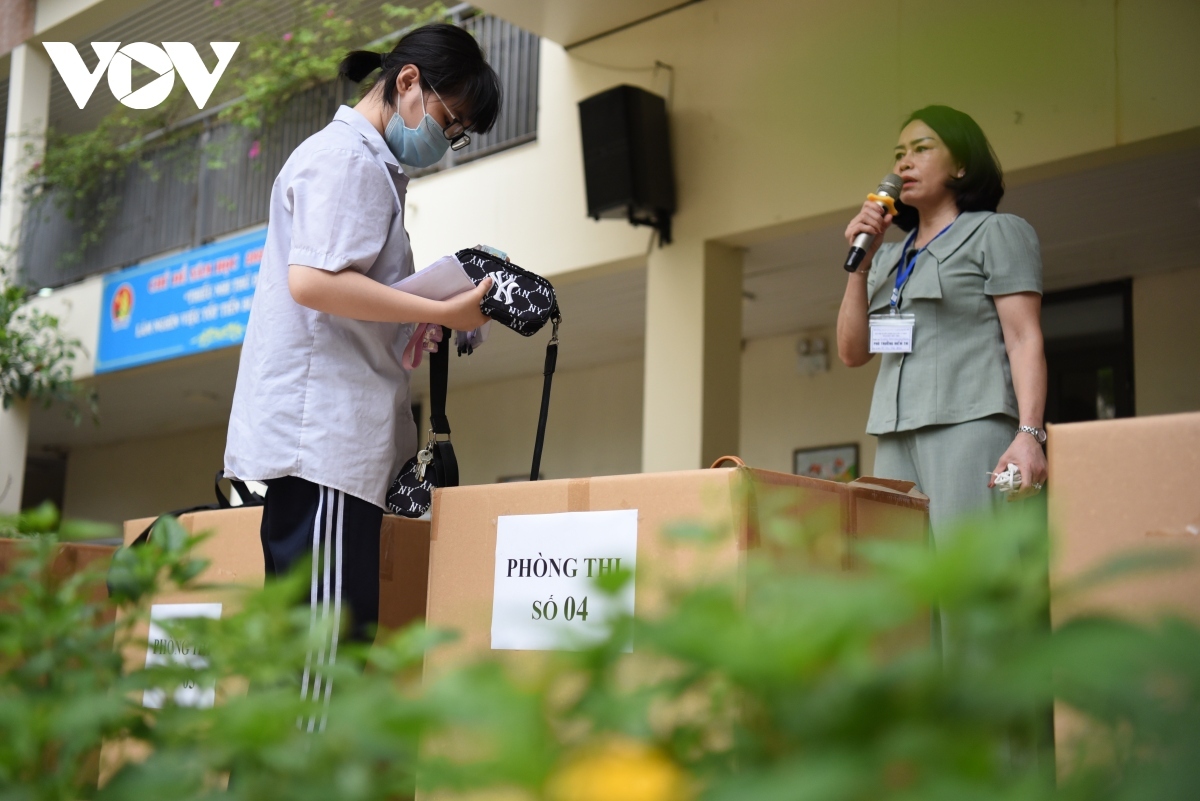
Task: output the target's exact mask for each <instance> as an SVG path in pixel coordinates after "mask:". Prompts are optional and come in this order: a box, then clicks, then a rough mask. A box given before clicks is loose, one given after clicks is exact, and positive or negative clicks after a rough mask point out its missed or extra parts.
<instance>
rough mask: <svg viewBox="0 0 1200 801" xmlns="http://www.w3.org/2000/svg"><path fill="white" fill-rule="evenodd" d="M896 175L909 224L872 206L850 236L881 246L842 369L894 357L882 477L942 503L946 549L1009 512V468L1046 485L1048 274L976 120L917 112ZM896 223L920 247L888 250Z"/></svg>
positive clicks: (871, 255)
mask: <svg viewBox="0 0 1200 801" xmlns="http://www.w3.org/2000/svg"><path fill="white" fill-rule="evenodd" d="M893 171H894V172H895V173H896V174H897V175H899V176H900V177H901V179H902V180H903V186H902V189H901V191H900V198H899V200H900V203H899V204H897V207H896V214H895V215H892V214H890V213H886V212H885V211H883V210H882V209H880V207H879V205H878V204H877V203H874V202H871V201H868V202H866V203H864V204H863V207H862V210H861V211H859V213H858V215H857V216H856V217H855V218H854V219H853V220H851V221H850V224H849V226H847V228H846V238H847V239H848V240H853V239H854V237H856V236H857V235H859V234H861V233H864V232H865V233H870V234H873V235H875V244H874V247H873V248H872V250H870V251H868V253H867V257H866V258H865V259H864V260H863V263H862V266H861V267H860V269H859V271H858V272H855V273H852V274H850V276H849V278H848V281H847V284H846V292H845V296H844V297H843V299H842V306H841V310H840V312H839V313H838V326H837V338H838V355H839V356H840V357H841V359H842V361H843V362H845V363H846V364H847V365H848V366H850V367H859V366H861V365H864V364H866V363H867V362H868V361H870V360H871V359H872V358H873V357H874V355H875V353H876V352H878V353H880V354H881V360H882V361H881V364H880V367H879V376H878V378H877V379H876V381H875V394H874V397H873V399H872V403H871V415H870V419H869V421H868V424H867V433H869V434H874V435H876V436H878V437H879V447H878V451H877V455H876V460H875V474H876V475H878V476H881V477H886V478H897V479H905V480H909V481H913V482H915V483H916V485H917V487H918V489H920V490H921V491H922V492H924V493H925V494H927V495H928V496H929V498H930V522H931V525H932V528H933V533H934V538H935V542H936V541H937V538H938V537H939V535H940V534H944V533H945V532H946V530H947V524H948V523H951V522H952V521H953V520H954V519H956V518H958V517H960V516H962V515H964V514H967V513H970V512H975V511H979V510H981V509H985V508H988V507H989V506H990V505H991V504H992V503H994V502H995V500H996V498H997V496H998V495H999V493H997V492H996V491H995V490H994V489H992V487H993V484H994V477H993V476H994V474H995V473H998V472H1001V471H1003V470H1005V469H1006V467H1007V466H1008V464H1010V463H1011V464H1015V465H1017V467H1018V469H1019V470H1020V473H1021V477H1022V481H1023V483H1024V484H1027V485H1028V484H1032V485H1033V486H1034V487H1036V488H1038V489H1040V488H1041V486H1042V484H1043V483H1044V482H1045V481H1046V457H1045V454H1044V452H1043V450H1042V446H1043V444H1044V442H1045V437H1046V435H1045V432H1044V431H1043V429H1042V426H1043V420H1042V414H1043V410H1044V407H1045V402H1046V357H1045V352H1044V349H1043V346H1042V328H1041V294H1042V262H1041V256H1040V254H1039V250H1038V240H1037V235H1036V234H1035V233H1034V231H1033V228H1032V227H1031V226H1030V225H1029V223H1027V222H1025V221H1024V220H1023V219H1021V218H1020V217H1015V216H1013V215H1010V214H997V213H996V207H997V206H998V205H999V203H1000V198H1001V197H1002V196H1003V195H1004V180H1003V177H1002V175H1001V172H1000V166H999V164H998V163H997V160H996V157H995V154H994V153H993V152H992V148H991V145H990V144H989V143H988V141H987V137H985V136H984V134H983V131H982V130H981V129H980V128H979V125H978V124H976V122H975V121H974V120H973V119H971V118H970V117H969V116H967V115H966V114H964V113H962V112H961V111H956V110H955V109H952V108H949V107H947V106H929V107H927V108H923V109H920V110H918V111H915V112H913V114H912V115H911V116H910V117H909V118H908V120H907V121H906V122H905V124H904V126H903V128H902V130H901V131H900V138H899V141H898V142H897V144H896V149H895V167H894V170H893ZM893 223H894V224H895V225H897V226H898V227H900V228H901V229H902V230H904V231H907V232H909V235H908V237H907V238H906V240H905V242H904V243H903V244H900V243H887V244H881V242H882V239H883V233H884V232H885V231H886V230H887V229H888V228H889V227H890V226H891V225H892V224H893Z"/></svg>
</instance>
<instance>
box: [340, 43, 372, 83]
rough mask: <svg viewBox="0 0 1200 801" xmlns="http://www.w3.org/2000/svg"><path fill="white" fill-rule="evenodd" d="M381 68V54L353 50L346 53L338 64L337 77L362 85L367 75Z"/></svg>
mask: <svg viewBox="0 0 1200 801" xmlns="http://www.w3.org/2000/svg"><path fill="white" fill-rule="evenodd" d="M382 66H383V53H374V52H372V51H370V50H355V51H354V52H353V53H347V54H346V57H345V58H343V59H342V63H341V64H338V75H341V76H344V77H346V78H349V79H350V80H352V81H354V82H355V83H362V81H363V80H364V79H366V77H367V76H368V75H370V74H371V73H372V72H374V71H375V70H377V69H379V68H380V67H382Z"/></svg>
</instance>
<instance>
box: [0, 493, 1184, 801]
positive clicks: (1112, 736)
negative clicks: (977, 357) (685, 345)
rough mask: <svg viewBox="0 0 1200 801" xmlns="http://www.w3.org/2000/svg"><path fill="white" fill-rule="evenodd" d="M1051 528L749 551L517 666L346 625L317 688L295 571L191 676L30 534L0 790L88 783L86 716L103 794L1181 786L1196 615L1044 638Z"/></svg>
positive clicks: (1006, 794) (906, 795)
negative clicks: (648, 606)
mask: <svg viewBox="0 0 1200 801" xmlns="http://www.w3.org/2000/svg"><path fill="white" fill-rule="evenodd" d="M763 505H764V506H769V504H768V503H767V502H765V501H764V504H763ZM169 525H170V524H163V528H162V530H161V531H160V532H156V536H155V538H154V543H155V544H154V547H153V548H149V549H147V550H145V551H144V552H143V553H141V554H138V556H137V557H136V558H137V560H139V561H137V563H136V564H134V563H132V562H131V563H130V564H128V565H125V567H123V568H121V569H122V570H125V569H126V568H128V570H126V572H125V574H124V586H126V587H127V588H128V590H127V591H126V592H125V595H126V597H127V598H128V601H129V603H131V604H134V605H133V606H131V607H130V610H131V611H133V612H135V613H134V614H130V615H129V616H127V617H123V618H122V620H123V621H128V620H133V619H135V618H136V617H137V616H138V614H141V615H144V610H143V611H142V612H136V610H137V609H138V608H139V607H138V606H137V604H138V603H142V604H144V602H145V598H146V591H147V587H148V586H150V585H151V584H152V583H153V581H154V580H155V578H157V579H158V580H163V579H165V578H166V577H168V576H170V575H172V574H173V575H174V579H173V580H180V581H183V582H187V581H192V580H194V578H193V577H194V575H195V573H194V571H195V570H196V567H195V565H194V563H193V562H192V561H191V560H190V557H188V556H187V551H188V547H189V545H190V542H189V541H188V538H187V536H186V534H182V533H181V532H182V530H181V529H178V527H177V526H176V527H175V528H170V527H169ZM790 525H791V528H792V530H791V531H790V532H789V531H788V529H789V525H781V526H776V527H775V528H774V529H773V530H774V531H775V532H776V533H777V534H780V536H779V539H780V542H785V543H788V544H790V545H791V546H796V544H797V541H801V542H802V541H803V540H804V539H805V538H809V537H813V536H821V535H822V533H823V532H822V531H820V526H816V525H812V524H810V525H809V526H807V527H803V526H796V525H794V523H793V524H790ZM780 532H782V533H780ZM1044 543H1045V536H1044V532H1043V529H1042V525H1041V524H1040V523H1039V521H1038V516H1037V515H1036V514H1031V515H1017V516H1010V517H1007V518H1005V519H1004V520H1001V521H999V522H996V523H991V524H986V523H978V522H976V523H972V524H970V525H966V526H964V527H963V530H962V531H961V533H960V534H959V536H958V537H957V538H956V539H955V540H954V544H953V545H952V546H950V547H949V548H944V549H942V550H941V551H940V552H937V553H933V552H930V551H928V550H926V549H924V548H921V547H917V546H911V545H904V544H898V543H885V542H877V543H863V544H861V545H860V547H859V548H858V551H857V553H856V561H857V562H858V563H859V564H860V565H862V569H860V570H858V571H856V572H852V573H840V572H831V571H828V570H823V569H819V568H818V567H816V566H814V565H807V566H806V565H805V564H803V560H789V559H781V558H778V555H777V553H776V556H774V557H773V558H770V559H767V558H762V559H759V558H755V557H751V558H749V559H748V562H747V565H746V567H745V573H744V574H743V576H742V578H741V579H740V580H735V579H734V577H710V580H709V581H707V582H706V583H705V584H704V585H703V586H700V587H687V588H679V590H678V592H677V594H676V597H675V600H674V602H673V603H672V604H671V605H670V607H669V608H668V609H667V610H666V612H665V613H664V614H662V615H661V616H659V617H657V618H655V619H653V620H640V621H636V622H634V621H625V623H624V624H623V625H627V626H628V625H632V626H633V627H634V638H635V640H634V641H635V652H634V654H632V655H628V654H624V655H623V654H621V653H620V648H619V646H618V645H617V643H619V642H622V641H623V634H622V633H621V632H618V634H617V635H615V636H614V638H613V640H612V642H610V643H608V644H606V645H604V646H601V647H598V648H595V649H593V650H590V651H586V652H582V653H575V654H567V653H564V654H558V655H555V656H554V657H553V658H551V659H549V660H547V661H545V662H542V663H539V667H537V668H536V669H531V668H530V665H529V664H528V663H527V664H525V665H524V668H523V669H522V670H521V671H520V672H513V671H511V670H509V669H507V668H506V667H505V663H504V662H503V661H500V660H495V659H492V658H488V657H486V656H485V657H484V658H481V659H480V660H479V661H478V662H477V663H475V664H472V665H468V666H465V667H462V668H460V669H458V670H454V671H451V672H449V673H447V674H445V675H442V676H440V677H438V678H437V679H436V680H433V681H431V682H430V683H428V684H423V683H422V682H421V680H420V671H419V667H420V663H421V659H422V656H423V654H424V653H425V652H426V651H427V649H429V648H432V647H437V645H438V644H439V643H440V642H442V641H443V640H444V639H446V637H447V636H449V635H443V634H439V633H436V632H430V631H427V630H425V629H423V628H420V627H414V628H410V629H408V630H405V631H403V632H400V633H398V634H396V635H394V636H389V637H383V638H381V641H380V643H378V644H377V645H376V646H375V648H373V649H372V650H370V651H369V652H368V651H365V650H363V649H355V648H351V647H345V646H339V655H338V667H337V668H336V669H335V670H333V671H329V672H327V673H326V674H325V675H324V676H323V681H325V680H329V679H332V682H333V687H334V691H333V693H332V694H331V696H330V697H329V702H328V705H326V704H325V703H324V699H323V698H322V699H321V701H320V702H319V703H317V704H313V703H312V702H311V701H307V702H306V701H303V700H301V698H300V694H299V692H298V685H299V676H300V675H301V673H302V671H303V668H304V659H305V654H306V652H307V650H308V647H309V645H310V639H309V638H310V636H312V635H310V633H309V631H308V627H309V616H308V612H307V609H299V610H298V609H297V608H296V607H295V603H294V601H295V598H296V596H297V593H298V592H299V591H300V590H301V589H302V587H303V584H304V580H305V578H306V575H307V574H305V575H304V576H301V577H298V578H297V579H296V580H295V581H292V582H282V583H279V584H275V585H273V586H271V587H268V589H267V590H265V591H263V592H260V593H254V594H251V595H249V596H248V597H247V598H246V599H245V605H244V608H243V610H242V611H240V612H238V613H237V614H235V615H232V616H229V617H227V618H225V619H223V620H220V621H211V620H198V621H189V622H186V623H182V622H181V623H179V624H177V625H178V630H179V632H180V634H181V636H185V635H186V636H189V637H192V638H194V639H197V640H203V641H204V642H205V643H206V653H207V658H208V666H207V667H204V668H202V669H200V671H199V672H198V673H197V672H196V671H195V670H192V669H189V668H185V667H182V666H174V667H158V668H152V669H149V670H136V671H132V672H129V673H126V674H124V675H121V673H120V671H119V669H118V666H117V662H116V661H115V658H114V657H113V656H112V652H111V651H106V649H105V648H103V647H102V645H103V643H102V642H101V641H102V640H103V638H104V634H103V633H99V634H97V633H96V632H98V631H101V630H100V629H95V628H88V626H86V625H83V623H84V621H86V620H89V619H90V617H89V615H90V614H91V612H90V611H88V605H87V604H86V603H85V602H84V600H83V596H82V595H81V594H80V593H79V592H78V591H68V592H64V591H63V590H62V589H61V588H60V589H58V590H54V591H51V590H49V589H46V590H44V591H43V590H42V589H39V587H41V586H42V585H40V584H39V581H41V578H40V576H41V574H40V573H39V568H38V565H39V564H41V562H39V560H42V561H44V559H45V555H46V551H45V549H46V548H47V547H49V543H48V542H40V543H36V544H31V545H30V547H31V549H32V550H30V551H29V556H28V558H27V559H26V560H24V561H22V562H21V563H20V565H19V566H18V568H17V569H15V570H14V571H13V572H11V573H10V575H9V576H8V577H6V578H4V579H2V581H3V582H5V583H4V584H2V585H0V588H2V589H3V591H4V595H3V597H4V598H6V599H8V598H14V599H16V602H17V606H16V609H15V610H14V611H13V613H11V614H6V615H4V616H2V617H0V645H2V649H3V650H0V660H3V663H4V664H3V667H4V668H5V670H4V671H3V677H2V678H0V798H47V799H49V798H78V797H83V795H84V794H85V788H86V787H87V780H86V779H87V777H86V776H85V775H84V774H83V773H82V772H81V771H80V770H78V766H79V765H81V764H83V762H84V757H85V756H86V755H87V754H88V753H90V752H91V751H92V750H94V749H95V748H96V747H97V746H98V744H99V742H100V739H101V738H108V739H116V738H123V739H125V740H127V741H131V742H136V743H140V744H141V745H142V746H144V747H145V748H148V749H151V750H150V754H149V756H148V757H147V758H146V759H145V760H144V761H143V762H140V763H136V764H134V763H131V764H128V765H126V766H125V767H124V768H122V769H121V770H120V771H119V772H118V773H117V774H116V776H115V777H114V778H113V779H112V781H110V782H109V783H108V784H107V785H106V786H105V787H104V788H103V789H102V790H100V791H99V793H98V796H97V797H100V798H105V799H110V798H111V799H123V800H132V799H139V800H140V799H147V800H148V799H151V798H153V799H161V798H172V799H199V798H208V797H215V796H221V797H236V798H246V799H250V798H254V799H260V798H278V799H293V798H294V799H332V798H337V799H387V798H394V797H397V796H403V795H404V794H406V793H410V792H411V791H412V789H413V787H414V784H415V783H416V782H417V781H418V780H419V781H420V782H421V784H422V786H423V787H426V788H437V787H441V788H455V789H458V790H466V789H471V788H476V789H481V788H484V789H486V788H490V789H492V790H497V791H503V792H504V793H506V795H505V797H509V798H527V799H546V801H608V800H609V799H612V801H616V800H617V799H621V801H684V800H685V799H690V798H702V799H706V800H710V801H724V799H739V801H740V800H741V799H755V800H756V801H757V800H760V799H761V800H762V801H772V800H773V799H788V801H791V800H792V799H821V800H822V801H837V800H839V799H846V800H847V801H851V800H854V801H857V800H858V799H864V800H865V799H872V801H873V800H874V799H941V798H946V799H950V798H953V799H972V798H979V799H1010V798H1011V799H1018V798H1019V799H1040V798H1046V799H1049V798H1055V799H1114V800H1116V799H1122V800H1123V799H1154V800H1155V801H1158V800H1159V799H1183V798H1190V797H1192V795H1193V794H1194V790H1193V788H1194V787H1195V786H1197V782H1198V781H1200V709H1198V708H1197V707H1198V706H1200V704H1198V701H1197V699H1198V698H1200V632H1197V629H1196V627H1195V626H1194V625H1193V624H1191V623H1186V622H1183V621H1180V620H1172V619H1167V620H1163V621H1161V622H1159V623H1157V624H1155V625H1135V624H1132V623H1126V622H1121V621H1118V620H1115V619H1108V618H1099V617H1093V618H1080V619H1077V620H1075V621H1074V622H1071V623H1069V624H1067V625H1065V626H1063V627H1061V628H1060V629H1059V630H1057V631H1055V632H1051V631H1050V630H1049V629H1048V627H1047V626H1046V623H1045V606H1046V601H1047V587H1046V574H1045V553H1044V551H1045V547H1044ZM778 544H779V543H776V545H778ZM768 545H769V546H770V543H768ZM689 547H691V546H689ZM39 549H41V550H39ZM768 551H769V548H768V549H764V554H765V553H767V552H768ZM127 558H130V559H132V558H133V557H127ZM120 577H121V573H120V571H118V578H120ZM78 586H79V587H82V586H83V580H80V583H79V584H78ZM608 589H610V590H611V589H612V587H609V588H608ZM934 605H938V606H940V607H941V608H942V610H943V612H944V615H945V621H946V622H945V625H944V627H943V629H944V631H945V639H946V643H945V648H944V650H943V653H941V654H939V653H937V652H936V650H935V649H934V648H932V647H931V645H930V642H929V639H930V638H929V635H928V631H929V629H928V618H929V612H930V609H931V608H932V607H933V606H934ZM45 621H58V622H57V623H54V624H53V625H48V624H47V623H45ZM131 625H132V624H131V623H125V622H123V623H122V624H121V625H117V626H115V627H113V628H112V629H110V631H111V632H112V633H113V634H115V636H116V637H117V638H118V639H120V638H122V637H128V636H131V632H132V629H131V628H130V626H131ZM320 635H321V633H320V632H318V633H317V635H316V636H317V637H320ZM364 667H365V670H363V668H364ZM16 668H19V669H16ZM186 679H192V680H198V681H199V682H200V683H201V684H208V685H212V684H215V686H216V688H217V695H218V703H217V705H216V706H215V707H214V708H211V709H193V708H186V707H177V706H174V705H173V704H171V703H168V704H167V705H166V708H164V709H162V710H157V711H155V710H147V709H143V708H142V707H140V705H139V703H138V701H139V700H140V698H141V695H140V691H141V690H143V689H145V688H148V687H171V686H175V685H178V684H179V683H180V682H182V681H184V680H186ZM247 680H248V681H249V684H250V687H251V691H250V692H249V693H248V694H247V693H245V692H244V688H245V683H246V681H247ZM1055 699H1057V700H1058V701H1059V702H1061V703H1063V704H1066V705H1069V706H1071V707H1073V708H1074V709H1075V710H1076V711H1077V713H1079V714H1081V715H1085V716H1087V718H1088V719H1089V720H1090V724H1091V725H1090V729H1089V736H1088V737H1087V738H1085V739H1084V740H1082V741H1081V746H1080V748H1081V750H1080V752H1079V753H1072V754H1067V755H1064V754H1059V757H1060V758H1062V757H1070V758H1071V762H1072V763H1073V765H1074V768H1073V769H1072V770H1071V771H1069V772H1068V773H1067V774H1066V775H1065V776H1063V777H1062V778H1061V779H1060V780H1059V781H1056V780H1055V771H1054V765H1053V760H1052V758H1051V754H1050V752H1049V750H1048V745H1049V743H1048V737H1049V732H1048V730H1047V721H1048V719H1047V712H1048V710H1049V704H1050V703H1051V701H1053V700H1055ZM298 722H299V723H300V725H299V726H298V725H297V723H298ZM310 724H311V726H312V728H313V729H314V730H315V731H314V733H312V734H310V733H309V732H308V728H309V726H310ZM322 728H323V731H321V729H322ZM230 774H231V775H232V779H231V780H230V782H229V784H228V787H226V785H225V777H226V776H227V775H230ZM93 792H94V791H93Z"/></svg>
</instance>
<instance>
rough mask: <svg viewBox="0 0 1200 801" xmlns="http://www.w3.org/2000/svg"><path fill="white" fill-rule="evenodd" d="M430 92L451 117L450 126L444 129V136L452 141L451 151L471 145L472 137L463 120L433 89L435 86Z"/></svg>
mask: <svg viewBox="0 0 1200 801" xmlns="http://www.w3.org/2000/svg"><path fill="white" fill-rule="evenodd" d="M429 90H430V91H431V92H433V96H434V97H436V98H437V99H438V102H439V103H441V104H442V108H444V109H446V113H447V114H449V115H450V124H449V125H447V126H446V127H445V128H443V129H442V136H444V137H446V138H447V139H449V140H450V149H451V150H462V149H463V148H464V147H466V146H467V145H469V144H471V137H470V135H469V134H468V133H467V126H465V125H463V123H462V120H460V119H459V118H458V117H455V116H454V112H453V111H451V110H450V107H449V106H447V105H446V101H445V100H442V96H441V95H439V94H438V90H437V89H434V88H433V84H429Z"/></svg>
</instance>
